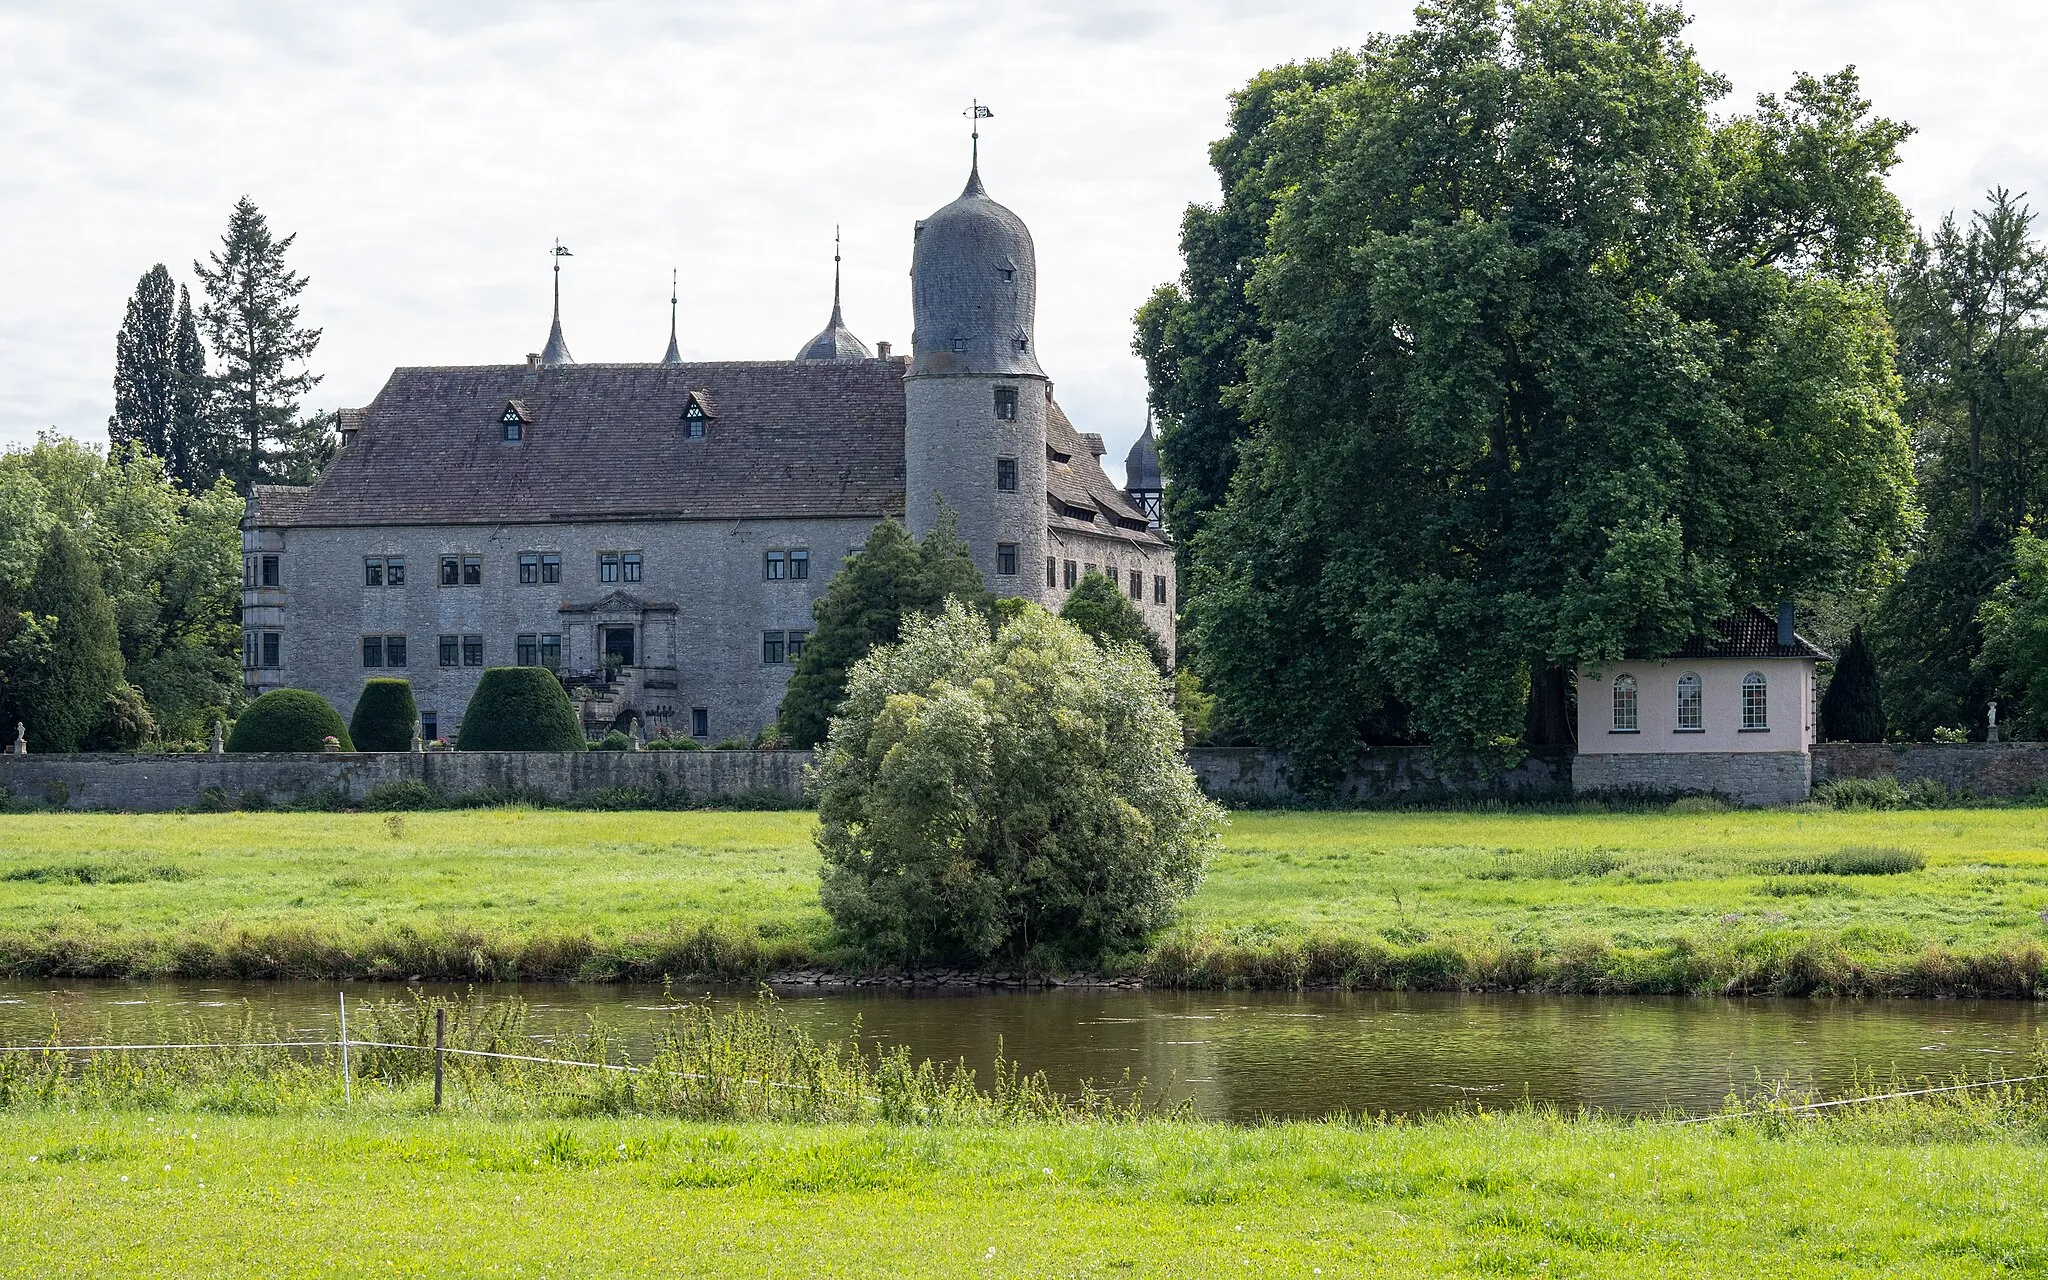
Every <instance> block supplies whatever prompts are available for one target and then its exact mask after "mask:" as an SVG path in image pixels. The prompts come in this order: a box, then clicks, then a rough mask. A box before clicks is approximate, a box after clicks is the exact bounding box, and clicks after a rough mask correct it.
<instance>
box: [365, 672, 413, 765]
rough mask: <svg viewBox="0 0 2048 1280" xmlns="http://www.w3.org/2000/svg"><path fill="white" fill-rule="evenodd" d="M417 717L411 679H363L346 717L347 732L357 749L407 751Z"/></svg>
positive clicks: (410, 747)
mask: <svg viewBox="0 0 2048 1280" xmlns="http://www.w3.org/2000/svg"><path fill="white" fill-rule="evenodd" d="M419 718H420V713H419V708H418V707H416V706H414V705H413V700H412V681H410V680H397V679H393V678H391V677H389V676H382V677H379V678H377V679H374V680H366V681H364V682H363V693H362V696H361V697H359V698H357V699H356V711H355V714H354V715H352V716H350V717H349V718H348V736H349V737H351V738H354V739H355V742H356V750H358V751H410V750H412V731H413V726H414V724H415V723H417V722H418V720H419Z"/></svg>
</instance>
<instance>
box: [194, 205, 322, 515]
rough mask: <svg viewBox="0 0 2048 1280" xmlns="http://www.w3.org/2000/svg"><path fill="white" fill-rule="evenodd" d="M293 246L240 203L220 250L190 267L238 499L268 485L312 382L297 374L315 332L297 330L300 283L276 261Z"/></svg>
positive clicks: (313, 344) (228, 468)
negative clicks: (200, 295) (201, 290)
mask: <svg viewBox="0 0 2048 1280" xmlns="http://www.w3.org/2000/svg"><path fill="white" fill-rule="evenodd" d="M296 239H298V237H297V236H296V235H289V236H286V237H284V238H283V239H282V240H280V239H277V238H276V237H275V236H273V235H271V232H270V223H269V221H268V220H267V219H266V218H265V217H264V216H263V213H262V211H261V210H259V209H258V208H257V207H256V204H255V202H254V201H252V200H250V199H249V197H247V196H243V197H242V198H241V199H240V200H237V201H236V202H235V208H234V212H233V213H232V214H230V215H229V217H228V229H227V234H226V235H224V236H223V237H222V238H221V247H220V249H219V250H218V251H216V252H215V253H213V254H211V255H209V262H194V263H193V264H192V269H193V270H194V271H196V272H198V273H199V280H200V283H201V284H202V285H204V286H205V289H206V305H205V306H203V307H201V308H200V309H199V321H200V323H201V325H203V326H204V327H205V330H206V337H207V341H208V342H209V343H210V344H211V345H212V347H213V354H214V357H215V359H216V360H217V361H218V362H219V364H218V368H217V371H216V372H215V375H214V380H213V382H214V387H215V390H216V401H215V408H216V412H217V414H218V421H219V425H220V431H221V435H222V437H223V439H222V444H223V446H224V447H225V446H228V445H229V444H230V443H231V445H232V449H233V452H232V453H231V454H229V455H227V456H226V457H224V458H223V460H222V461H223V466H222V470H223V471H224V472H225V474H226V475H227V476H228V478H229V479H231V480H233V481H234V482H235V487H236V488H237V489H238V490H240V491H241V492H243V493H245V494H246V493H247V492H249V487H250V486H251V485H255V484H261V483H263V482H264V481H266V480H268V479H270V478H271V475H272V465H273V459H274V457H275V455H276V453H277V452H278V446H279V445H280V443H281V442H283V441H284V440H285V439H286V438H287V437H288V436H290V434H291V433H292V430H293V428H294V427H295V426H296V425H297V423H298V414H299V397H300V396H302V395H304V394H305V393H306V392H307V391H310V390H311V389H312V388H313V385H314V384H315V383H317V382H318V381H319V379H318V378H317V377H315V376H314V375H313V374H311V373H308V372H306V371H305V370H304V369H303V368H298V366H300V365H301V364H302V363H303V362H304V361H305V360H307V359H308V358H309V357H311V356H312V354H313V349H314V348H315V347H316V346H318V345H319V343H320V330H318V329H307V328H302V327H301V326H300V324H299V307H298V303H297V301H296V299H297V298H298V296H299V294H300V293H301V292H302V291H304V289H305V287H306V283H307V281H306V277H304V276H301V275H295V274H293V272H292V271H291V270H290V268H288V267H286V266H285V262H284V255H285V251H286V250H287V249H290V248H291V247H292V242H293V241H294V240H296ZM209 263H210V265H209ZM295 368H296V369H297V371H296V372H294V371H293V370H294V369H295Z"/></svg>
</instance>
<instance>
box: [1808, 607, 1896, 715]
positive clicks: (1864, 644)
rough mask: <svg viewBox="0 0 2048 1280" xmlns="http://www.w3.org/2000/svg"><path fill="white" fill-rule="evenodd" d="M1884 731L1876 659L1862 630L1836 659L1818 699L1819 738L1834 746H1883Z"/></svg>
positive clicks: (1854, 634)
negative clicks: (1831, 674)
mask: <svg viewBox="0 0 2048 1280" xmlns="http://www.w3.org/2000/svg"><path fill="white" fill-rule="evenodd" d="M1884 728H1885V726H1884V694H1883V692H1882V690H1880V688H1879V687H1878V680H1877V659H1876V657H1875V656H1873V655H1872V654H1871V652H1870V643H1869V642H1868V641H1866V640H1865V639H1864V638H1863V628H1862V627H1857V628H1855V629H1854V630H1853V631H1851V632H1850V633H1849V643H1848V644H1847V645H1846V646H1844V648H1843V649H1842V653H1841V656H1840V657H1838V658H1836V659H1835V673H1834V675H1833V676H1831V677H1830V678H1829V679H1828V691H1827V693H1825V694H1824V695H1822V697H1821V700H1820V736H1821V737H1823V738H1826V739H1829V740H1831V741H1834V742H1883V741H1884Z"/></svg>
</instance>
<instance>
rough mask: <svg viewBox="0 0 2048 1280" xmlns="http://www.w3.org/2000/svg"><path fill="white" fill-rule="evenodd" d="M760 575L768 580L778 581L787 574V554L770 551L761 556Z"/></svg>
mask: <svg viewBox="0 0 2048 1280" xmlns="http://www.w3.org/2000/svg"><path fill="white" fill-rule="evenodd" d="M761 576H762V577H763V578H765V579H766V580H768V581H769V582H780V581H782V580H783V579H784V578H786V577H788V576H789V554H788V553H787V552H783V551H770V552H767V553H766V554H765V555H763V556H762V558H761Z"/></svg>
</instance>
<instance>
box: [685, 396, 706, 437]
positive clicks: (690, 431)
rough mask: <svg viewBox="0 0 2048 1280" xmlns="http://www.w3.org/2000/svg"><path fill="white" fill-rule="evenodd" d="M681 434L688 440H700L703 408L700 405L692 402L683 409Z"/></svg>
mask: <svg viewBox="0 0 2048 1280" xmlns="http://www.w3.org/2000/svg"><path fill="white" fill-rule="evenodd" d="M683 436H684V437H685V438H686V439H690V440H702V439H703V438H704V410H703V407H702V406H700V405H697V404H695V403H692V404H691V405H690V407H689V408H687V409H685V410H683Z"/></svg>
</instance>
